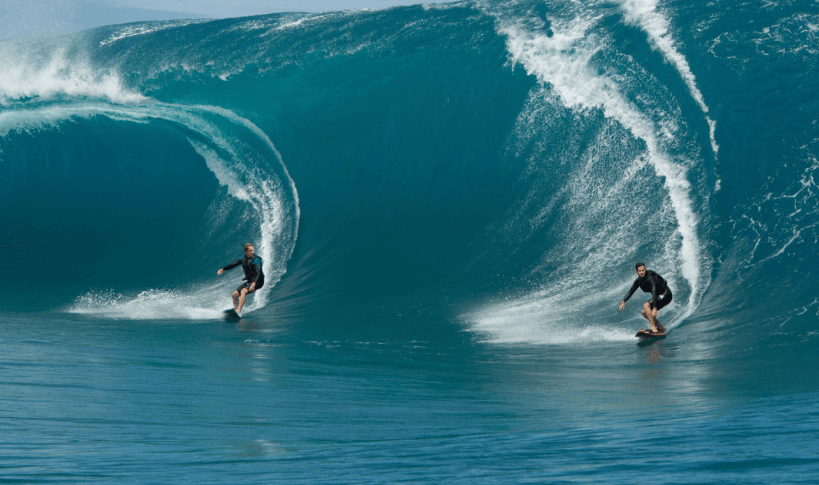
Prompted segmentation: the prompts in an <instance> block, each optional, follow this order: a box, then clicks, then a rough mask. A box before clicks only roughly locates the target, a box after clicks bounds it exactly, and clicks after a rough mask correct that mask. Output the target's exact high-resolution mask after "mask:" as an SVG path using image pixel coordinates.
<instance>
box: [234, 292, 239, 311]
mask: <svg viewBox="0 0 819 485" xmlns="http://www.w3.org/2000/svg"><path fill="white" fill-rule="evenodd" d="M238 305H239V290H236V291H234V292H233V309H234V310H235V309H236V307H237V306H238Z"/></svg>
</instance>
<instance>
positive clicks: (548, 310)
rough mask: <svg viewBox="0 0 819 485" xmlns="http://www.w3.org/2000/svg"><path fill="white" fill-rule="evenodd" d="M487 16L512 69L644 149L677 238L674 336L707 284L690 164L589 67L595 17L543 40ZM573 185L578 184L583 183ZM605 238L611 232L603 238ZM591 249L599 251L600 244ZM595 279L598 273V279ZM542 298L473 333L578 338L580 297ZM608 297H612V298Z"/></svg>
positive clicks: (487, 317)
mask: <svg viewBox="0 0 819 485" xmlns="http://www.w3.org/2000/svg"><path fill="white" fill-rule="evenodd" d="M486 8H487V10H488V12H489V13H490V14H491V15H494V16H495V18H496V28H497V30H498V32H499V33H500V34H501V35H503V36H504V37H506V45H507V50H508V52H509V55H510V59H511V61H512V63H513V64H514V65H522V66H523V67H524V68H525V69H526V72H527V73H528V74H530V75H533V76H536V77H537V79H538V81H539V82H540V83H541V84H542V85H548V86H550V89H549V90H548V93H549V94H548V95H550V96H556V98H557V99H558V100H559V102H560V103H561V104H562V105H563V106H565V107H567V108H569V109H572V110H576V111H586V110H590V109H599V110H601V111H602V112H603V114H604V115H605V117H606V118H608V119H611V120H615V121H616V122H617V123H619V125H620V126H622V127H624V128H625V129H626V130H627V131H628V132H630V133H631V135H632V136H634V137H635V138H636V139H639V140H642V141H643V142H644V143H645V150H646V156H645V160H646V161H647V162H648V163H649V164H650V166H651V167H652V168H653V170H654V172H655V174H656V176H657V177H660V178H661V179H662V180H663V185H664V187H665V189H666V190H667V194H668V199H667V201H668V203H670V206H671V209H672V211H673V216H674V218H675V220H676V233H677V234H678V236H679V255H678V256H679V259H680V263H679V271H680V273H681V275H682V276H683V278H684V279H685V280H686V282H687V285H688V287H689V288H690V293H689V297H688V301H687V302H686V303H685V306H684V309H683V311H682V312H681V313H680V314H678V315H677V317H676V319H675V321H674V322H670V324H668V323H669V322H666V326H667V327H669V328H673V327H674V326H675V325H678V324H679V322H680V321H682V320H684V319H685V318H686V317H687V316H688V315H690V314H691V313H692V312H693V311H694V310H695V309H696V307H697V305H698V303H699V299H700V297H701V295H702V293H703V291H704V289H705V288H706V287H707V284H708V279H709V277H708V275H707V274H704V273H703V272H702V270H701V264H702V263H703V258H704V256H703V254H702V248H701V244H700V241H699V236H698V224H699V217H698V215H697V214H696V212H695V210H694V209H693V203H692V193H691V192H692V186H691V183H690V182H689V181H688V178H687V170H688V169H687V166H688V165H691V164H692V161H690V160H686V159H680V158H679V156H672V155H671V154H670V152H668V151H667V150H666V149H665V148H664V146H673V145H674V144H675V141H674V139H673V136H674V135H673V130H669V129H667V128H666V127H664V126H663V125H662V124H661V123H660V122H655V121H653V120H652V118H651V117H650V116H649V115H647V114H645V113H643V112H641V111H640V109H639V108H638V107H637V106H635V105H634V104H633V103H632V102H631V101H630V100H629V98H628V97H627V96H626V95H625V94H623V93H622V92H621V89H620V85H619V84H618V83H617V82H616V81H615V80H614V79H615V78H613V77H608V76H606V74H605V73H603V72H602V71H601V70H599V69H598V68H596V67H594V66H595V65H596V64H595V63H594V61H593V59H596V58H597V57H596V56H599V53H600V52H601V51H602V50H604V49H605V48H606V44H605V38H603V37H600V36H599V35H598V33H597V31H596V30H594V29H595V28H596V27H597V25H598V22H599V19H600V17H599V16H598V15H595V14H591V13H589V12H584V11H582V10H581V11H580V12H576V15H574V16H573V17H572V18H570V19H568V20H567V19H554V20H553V19H549V20H550V29H549V32H548V33H547V32H544V29H543V26H535V27H534V28H532V27H531V25H532V23H531V19H528V18H527V19H521V18H520V17H518V16H516V15H514V14H512V15H509V14H507V13H506V12H497V11H493V10H492V7H491V6H487V7H486ZM544 92H546V91H544ZM662 118H667V117H662ZM663 122H665V120H663ZM634 163H635V164H639V163H640V161H638V160H636V161H635V162H634ZM580 183H583V182H582V177H581V181H580ZM586 183H588V182H586ZM615 195H616V196H618V197H623V196H625V194H615ZM609 232H611V231H608V232H607V234H608V233H609ZM615 232H617V230H616V229H615ZM608 236H610V237H611V236H615V235H614V234H608ZM598 243H601V244H605V242H600V241H598ZM578 249H579V248H578ZM599 250H600V247H587V248H585V249H584V250H583V251H585V252H584V254H586V253H588V254H590V256H588V257H587V258H586V259H587V260H596V258H595V257H594V256H593V254H592V253H594V252H597V251H599ZM604 252H605V251H604ZM599 271H600V270H599V269H598V270H597V272H599ZM573 284H574V285H575V286H576V287H580V288H585V291H586V292H595V293H596V292H597V290H596V289H595V287H594V286H589V282H588V281H577V282H574V283H573ZM573 284H570V283H566V285H565V287H567V288H572V285H573ZM561 286H564V285H561ZM598 287H599V285H598ZM620 290H622V293H625V289H620V288H618V289H617V291H616V292H613V293H612V296H611V298H614V299H616V300H619V296H620V295H621V294H620ZM549 293H551V291H550V290H548V289H547V290H544V291H541V292H537V293H535V294H532V295H529V296H528V297H525V298H522V299H519V300H518V301H514V302H511V303H505V304H501V305H494V306H490V307H489V308H486V309H483V310H481V311H479V312H478V313H477V314H475V315H472V316H470V317H468V319H469V320H471V321H472V322H477V323H475V324H474V325H473V327H472V328H473V329H475V330H477V331H481V330H484V331H487V332H489V333H490V334H492V333H493V332H494V337H493V338H494V339H495V340H498V341H517V340H518V339H520V340H521V341H531V342H535V341H544V342H545V341H549V342H552V341H554V342H562V341H563V340H565V339H563V340H561V339H560V338H557V340H554V339H551V340H549V339H548V338H547V339H545V340H544V337H543V336H542V335H543V334H544V333H549V334H557V335H560V334H562V333H561V330H560V328H563V324H565V325H571V327H572V328H573V330H574V331H578V327H577V325H578V323H580V324H583V323H584V322H582V321H578V320H577V319H576V316H577V315H576V308H578V307H580V305H579V302H578V300H577V298H578V297H579V295H581V294H582V292H581V293H578V292H577V291H574V289H572V290H571V291H570V292H569V293H571V297H570V298H568V299H563V298H562V297H561V296H560V295H559V293H560V291H558V294H557V295H550V294H549ZM615 293H617V296H614V294H615ZM598 304H599V295H597V296H596V297H595V298H594V299H593V300H591V301H590V302H589V305H598ZM521 322H522V323H521ZM499 325H500V326H499ZM515 325H523V326H524V327H526V326H527V325H528V327H529V328H530V331H529V332H528V334H527V335H528V337H522V336H516V335H515V332H516V330H515ZM519 329H520V328H519ZM519 329H518V330H519ZM532 330H533V331H532ZM563 333H565V332H563ZM594 335H596V338H597V339H600V340H606V339H608V338H609V337H607V336H606V335H609V336H610V335H617V336H618V338H619V337H620V336H622V335H621V334H620V333H617V332H616V331H614V333H613V334H612V333H608V334H607V333H606V332H597V333H595V334H594ZM632 335H633V334H632ZM527 338H528V340H527ZM629 338H633V336H631V337H629Z"/></svg>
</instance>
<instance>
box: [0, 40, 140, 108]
mask: <svg viewBox="0 0 819 485" xmlns="http://www.w3.org/2000/svg"><path fill="white" fill-rule="evenodd" d="M21 57H22V58H23V59H24V58H25V54H24V53H21V52H19V51H18V50H16V49H12V50H10V51H9V50H5V49H4V50H2V51H0V63H2V65H3V69H2V70H0V106H8V105H9V104H10V103H11V102H13V101H15V100H20V99H27V98H38V99H40V100H49V99H52V98H55V97H59V96H69V97H85V98H94V99H104V100H107V101H110V102H112V103H118V104H133V103H140V102H144V101H146V100H147V98H146V97H144V96H143V95H142V94H140V93H138V92H135V91H131V90H128V89H126V88H125V87H124V86H123V83H122V80H121V79H120V77H119V75H118V74H117V73H116V72H114V71H110V70H99V69H94V68H92V67H90V66H89V65H88V64H87V63H85V62H84V61H82V60H79V59H72V58H70V57H69V56H68V55H67V54H66V53H65V52H64V51H57V52H55V53H53V54H51V55H50V57H49V59H48V60H47V61H45V62H34V61H30V62H25V61H21Z"/></svg>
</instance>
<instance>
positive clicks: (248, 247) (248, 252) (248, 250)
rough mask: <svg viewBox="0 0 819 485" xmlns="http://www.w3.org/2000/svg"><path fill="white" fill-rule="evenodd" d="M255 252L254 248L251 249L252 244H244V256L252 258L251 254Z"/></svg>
mask: <svg viewBox="0 0 819 485" xmlns="http://www.w3.org/2000/svg"><path fill="white" fill-rule="evenodd" d="M255 251H256V248H255V247H253V245H252V244H250V243H247V244H245V256H247V257H248V258H252V257H253V253H254V252H255Z"/></svg>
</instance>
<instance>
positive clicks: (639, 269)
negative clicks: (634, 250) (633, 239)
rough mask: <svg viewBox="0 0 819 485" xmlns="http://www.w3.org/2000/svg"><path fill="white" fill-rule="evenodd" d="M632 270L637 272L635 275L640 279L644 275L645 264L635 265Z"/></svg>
mask: <svg viewBox="0 0 819 485" xmlns="http://www.w3.org/2000/svg"><path fill="white" fill-rule="evenodd" d="M634 269H635V270H637V275H638V276H639V277H640V278H642V277H643V276H645V275H646V264H645V263H637V264H635V265H634Z"/></svg>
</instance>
